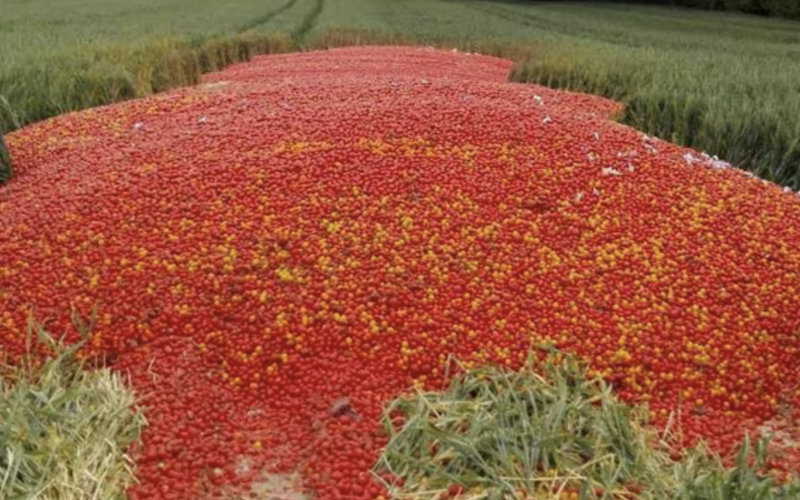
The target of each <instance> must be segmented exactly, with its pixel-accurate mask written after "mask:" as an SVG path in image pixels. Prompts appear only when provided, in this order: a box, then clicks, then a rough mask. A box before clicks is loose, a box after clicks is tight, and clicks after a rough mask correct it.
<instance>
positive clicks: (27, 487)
mask: <svg viewBox="0 0 800 500" xmlns="http://www.w3.org/2000/svg"><path fill="white" fill-rule="evenodd" d="M78 324H80V325H81V326H82V331H83V332H84V334H85V335H88V329H87V326H88V325H86V324H85V323H83V322H79V323H78ZM34 335H35V338H34ZM28 339H29V342H28V345H29V350H28V354H27V356H26V357H25V358H24V359H23V360H21V361H19V362H15V363H14V364H13V365H2V366H0V498H4V499H8V500H15V499H20V500H21V499H28V498H46V499H63V500H70V499H75V500H78V499H84V498H103V499H118V498H124V495H125V490H126V488H127V487H128V486H129V485H130V484H132V482H133V480H134V464H133V462H132V461H131V459H130V457H129V456H128V455H127V451H128V449H129V448H130V447H131V446H132V445H133V444H134V443H135V442H136V441H137V440H138V437H139V434H140V432H141V429H142V427H143V426H144V425H145V420H144V417H143V416H142V414H141V413H140V412H139V411H138V410H136V409H135V407H134V395H133V393H132V392H131V390H130V389H129V388H128V387H127V386H126V384H125V382H124V380H123V379H122V377H121V376H120V375H119V374H117V373H112V372H111V371H110V370H108V369H107V368H101V369H93V370H89V369H86V368H87V367H86V366H84V363H82V362H81V361H80V360H79V358H78V356H77V353H78V350H79V349H80V347H81V346H82V344H83V341H81V342H79V343H77V344H73V345H69V346H67V345H65V344H64V343H63V342H62V341H61V340H56V339H54V338H53V337H51V336H50V335H49V334H48V333H47V332H46V331H45V330H44V329H43V328H42V327H41V326H40V325H38V324H34V323H31V324H30V325H29V329H28ZM84 341H85V338H84ZM42 352H45V353H49V357H48V358H47V359H46V360H45V361H44V362H42V361H41V357H40V355H41V353H42Z"/></svg>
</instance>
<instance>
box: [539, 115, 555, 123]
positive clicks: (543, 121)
mask: <svg viewBox="0 0 800 500" xmlns="http://www.w3.org/2000/svg"><path fill="white" fill-rule="evenodd" d="M551 121H553V119H552V118H550V117H549V116H545V117H544V119H543V120H542V123H550V122H551Z"/></svg>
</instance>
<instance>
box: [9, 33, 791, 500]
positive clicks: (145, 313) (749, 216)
mask: <svg viewBox="0 0 800 500" xmlns="http://www.w3.org/2000/svg"><path fill="white" fill-rule="evenodd" d="M510 65H511V64H510V62H508V61H504V60H500V59H495V58H490V57H485V56H480V55H475V54H464V53H451V52H444V51H436V50H432V49H424V48H398V47H383V48H377V47H372V48H350V49H338V50H331V51H323V52H311V53H305V54H293V55H278V56H268V57H260V58H256V60H254V61H253V62H251V63H248V64H242V65H235V66H232V67H230V68H229V69H227V70H225V71H223V72H221V73H217V74H212V75H209V76H208V77H207V79H206V81H205V82H204V83H203V84H202V85H199V86H196V87H193V88H186V89H181V90H177V91H172V92H167V93H164V94H160V95H156V96H153V97H150V98H147V99H142V100H136V101H129V102H125V103H122V104H116V105H113V106H107V107H103V108H97V109H93V110H89V111H84V112H80V113H73V114H68V115H64V116H61V117H57V118H55V119H52V120H48V121H45V122H42V123H38V124H35V125H33V126H30V127H27V128H24V129H22V130H20V131H17V132H15V133H13V134H11V135H10V136H9V137H8V143H9V148H10V150H11V153H12V155H13V157H14V160H15V165H16V167H17V168H16V172H17V176H16V178H15V179H14V180H12V181H11V182H10V183H9V184H8V185H6V186H5V187H3V188H0V346H2V348H3V350H4V351H5V352H7V353H10V354H11V356H12V357H13V356H15V355H18V354H19V353H20V352H22V350H23V349H24V347H25V326H26V321H27V319H28V317H29V314H31V310H32V311H33V315H34V316H35V317H36V318H37V319H38V320H40V321H46V323H47V326H48V328H49V329H50V330H51V331H54V332H55V333H61V332H66V333H67V334H68V335H74V331H73V328H72V327H71V326H70V313H71V311H72V310H77V311H78V312H80V313H82V314H84V315H88V314H89V313H90V311H96V322H95V325H94V328H93V334H92V337H91V340H90V342H89V344H88V347H87V350H86V354H87V355H88V356H97V357H99V358H102V359H104V360H106V362H108V363H110V364H111V365H112V366H114V367H115V369H117V370H120V371H123V372H125V373H129V374H130V377H131V382H132V384H133V386H134V387H135V389H136V390H137V392H138V394H139V397H140V401H141V404H142V406H143V407H144V408H145V409H146V415H147V417H148V420H149V422H150V426H149V427H148V428H147V429H146V431H145V433H144V435H143V442H142V445H141V446H140V447H139V448H138V449H137V450H136V459H137V463H138V477H139V480H140V484H138V485H136V486H135V487H133V488H132V490H131V492H130V493H131V496H132V497H133V498H142V499H153V498H164V499H187V498H192V499H194V498H205V497H214V496H215V495H216V496H223V495H226V494H228V493H230V492H231V491H234V490H235V489H236V488H250V487H251V486H252V485H254V484H257V485H261V487H265V486H264V484H265V483H269V481H272V480H273V479H274V477H275V476H274V475H279V476H278V477H281V478H284V479H285V478H289V477H292V478H295V479H293V480H294V481H296V484H297V486H296V487H297V488H298V489H299V490H307V491H310V492H314V493H315V494H316V496H317V498H321V499H337V498H352V499H356V498H364V499H367V498H370V499H372V498H378V497H379V496H380V495H381V494H382V493H383V491H382V489H381V487H380V485H379V484H378V483H377V482H375V481H374V479H373V478H372V477H371V475H370V468H371V466H372V464H373V463H374V461H375V459H376V457H377V456H378V454H379V453H380V450H381V448H382V447H383V446H384V444H385V436H383V435H382V433H381V431H380V429H381V426H380V422H379V417H380V414H381V409H382V407H383V405H384V404H385V403H386V402H387V401H389V400H390V399H391V398H393V397H395V396H396V395H398V394H399V393H400V392H402V391H403V390H404V389H406V388H408V387H410V386H413V385H416V386H418V387H436V386H437V385H439V384H441V383H442V381H443V380H442V379H443V377H444V367H445V366H446V364H447V360H448V357H449V356H451V355H455V356H457V357H459V358H461V359H463V360H467V361H469V362H473V363H483V362H493V363H500V364H504V365H508V366H509V367H515V366H519V365H520V364H521V363H523V362H524V360H525V359H526V357H527V356H528V353H529V350H530V349H531V347H532V346H538V345H542V344H551V345H554V346H556V347H558V348H560V349H563V350H565V351H568V352H573V353H576V354H577V355H579V356H580V357H582V358H583V359H585V360H586V361H587V362H588V363H589V364H590V366H591V368H592V370H593V372H594V373H598V374H601V375H602V376H604V377H606V379H608V380H609V381H611V382H613V384H614V387H615V388H616V389H617V390H618V392H619V394H620V395H621V396H622V397H623V398H624V399H626V400H628V401H631V402H635V403H646V404H647V405H649V407H650V409H651V412H652V415H653V418H654V420H655V422H656V424H659V423H661V424H663V423H664V422H665V421H666V419H667V418H668V416H669V414H670V412H673V411H676V410H678V411H679V414H680V418H681V421H682V424H683V430H684V433H685V434H686V436H687V440H688V441H691V440H693V439H695V438H696V437H703V438H705V439H707V440H709V442H710V443H712V445H713V446H714V447H715V449H718V450H722V451H724V450H726V449H727V447H728V446H730V444H731V443H732V442H734V441H736V440H738V439H739V438H740V437H741V435H742V433H743V432H745V431H747V430H750V431H753V430H756V429H759V428H763V427H764V426H767V427H770V426H772V427H775V428H778V427H781V429H782V431H783V432H784V433H786V432H789V433H791V432H793V431H794V430H796V429H792V428H791V425H790V421H791V419H789V418H785V417H786V413H787V411H788V410H787V409H788V408H791V407H792V406H793V405H795V404H796V403H797V402H798V401H800V393H798V383H800V371H798V370H797V366H798V363H799V362H800V342H799V341H798V332H800V315H798V314H797V297H798V295H800V199H798V197H797V196H796V195H795V194H794V193H786V192H784V191H783V190H781V188H779V187H778V186H775V185H772V184H768V183H765V182H762V181H761V180H758V179H755V178H752V176H748V175H746V174H745V173H743V172H741V171H738V170H736V169H733V168H730V167H729V166H728V165H727V164H725V163H724V162H721V161H719V160H717V159H715V158H709V157H708V156H707V155H703V154H701V153H699V152H696V151H691V150H688V149H685V148H680V147H678V146H675V145H672V144H669V143H666V142H662V141H660V140H656V139H652V138H649V137H646V136H643V135H642V134H641V133H639V132H637V131H635V130H632V129H630V128H627V127H624V126H622V125H619V124H617V123H614V122H613V121H612V120H611V119H610V118H609V117H610V116H613V115H614V114H615V113H618V112H619V111H620V108H619V105H618V104H617V103H614V102H611V101H607V100H604V99H600V98H597V97H592V96H586V95H579V94H571V93H565V92H558V91H553V90H549V89H546V88H542V87H536V86H530V85H515V84H509V83H505V80H506V77H507V74H508V72H509V70H510ZM787 422H788V423H787ZM783 435H785V434H783ZM786 442H787V443H792V441H791V440H788V439H787V440H786ZM784 448H785V449H783V450H782V455H779V458H780V460H781V464H782V466H783V467H784V468H796V466H797V464H798V463H800V461H797V460H796V458H797V456H796V453H795V452H796V450H793V449H792V446H791V445H788V444H787V446H785V447H784ZM265 478H269V480H267V479H265ZM273 482H274V481H273Z"/></svg>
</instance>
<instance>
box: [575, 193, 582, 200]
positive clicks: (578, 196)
mask: <svg viewBox="0 0 800 500" xmlns="http://www.w3.org/2000/svg"><path fill="white" fill-rule="evenodd" d="M582 199H583V191H578V192H577V193H575V201H581V200H582Z"/></svg>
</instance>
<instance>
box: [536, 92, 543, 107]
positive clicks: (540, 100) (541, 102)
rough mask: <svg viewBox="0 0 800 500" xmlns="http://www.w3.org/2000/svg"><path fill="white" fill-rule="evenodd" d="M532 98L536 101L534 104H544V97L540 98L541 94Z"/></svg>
mask: <svg viewBox="0 0 800 500" xmlns="http://www.w3.org/2000/svg"><path fill="white" fill-rule="evenodd" d="M533 100H534V101H536V104H538V105H539V106H543V105H544V99H542V96H540V95H535V96H533Z"/></svg>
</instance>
